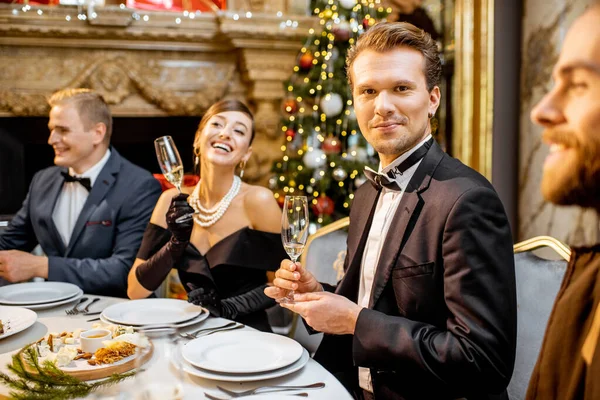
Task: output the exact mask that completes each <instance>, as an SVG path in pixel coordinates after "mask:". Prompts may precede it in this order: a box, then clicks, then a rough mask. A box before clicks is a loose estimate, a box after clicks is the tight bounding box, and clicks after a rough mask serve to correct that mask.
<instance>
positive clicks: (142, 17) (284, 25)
mask: <svg viewBox="0 0 600 400" xmlns="http://www.w3.org/2000/svg"><path fill="white" fill-rule="evenodd" d="M56 6H57V5H43V6H38V5H36V6H34V7H32V6H31V4H29V0H24V2H23V3H22V4H17V7H15V8H13V9H12V15H13V16H19V15H20V14H22V13H23V14H25V13H27V14H28V15H31V14H37V15H38V16H40V17H43V16H44V15H45V14H50V13H51V12H52V11H53V9H55V8H56ZM96 7H97V5H96V3H95V2H94V1H93V0H91V1H89V0H88V1H85V2H84V1H79V2H78V4H77V13H76V14H75V15H71V14H67V15H65V21H67V22H71V21H76V20H79V21H86V20H93V19H97V18H101V15H98V13H97V12H96ZM119 8H120V9H121V10H129V11H130V12H131V18H132V19H133V20H135V21H143V22H150V19H151V18H152V13H153V12H152V11H145V10H138V9H134V8H128V7H127V5H126V4H125V3H121V4H119ZM157 11H158V10H157ZM160 11H161V12H169V13H172V14H173V19H174V22H175V24H176V25H180V24H182V23H184V22H185V21H186V20H194V19H196V18H197V17H198V16H199V15H200V14H206V13H208V14H211V13H212V12H210V11H204V12H203V11H200V10H195V11H189V10H184V11H181V12H179V11H169V10H160ZM223 12H225V11H223ZM264 15H265V13H261V16H264ZM275 16H276V17H277V18H281V19H282V20H281V22H280V24H279V27H280V28H281V29H296V28H298V26H299V23H298V21H297V20H293V19H289V18H285V16H284V13H283V11H277V12H276V13H275ZM253 17H254V15H253V14H252V12H251V11H246V12H237V13H233V14H232V15H231V18H232V19H233V20H234V21H239V20H242V19H251V18H253ZM161 20H162V21H164V19H162V18H161Z"/></svg>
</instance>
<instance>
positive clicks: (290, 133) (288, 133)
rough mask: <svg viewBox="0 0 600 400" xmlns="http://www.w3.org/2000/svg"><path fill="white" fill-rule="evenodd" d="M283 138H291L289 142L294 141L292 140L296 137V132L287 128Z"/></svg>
mask: <svg viewBox="0 0 600 400" xmlns="http://www.w3.org/2000/svg"><path fill="white" fill-rule="evenodd" d="M285 137H289V138H292V139H291V140H294V138H295V137H296V131H295V130H293V129H291V128H288V129H287V131H285Z"/></svg>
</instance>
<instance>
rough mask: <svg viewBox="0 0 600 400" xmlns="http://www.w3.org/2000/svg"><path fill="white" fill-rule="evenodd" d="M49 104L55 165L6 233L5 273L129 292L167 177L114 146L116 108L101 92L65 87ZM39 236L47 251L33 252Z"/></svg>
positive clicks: (0, 260)
mask: <svg viewBox="0 0 600 400" xmlns="http://www.w3.org/2000/svg"><path fill="white" fill-rule="evenodd" d="M49 104H50V106H51V107H52V108H51V110H50V121H49V122H48V128H49V129H50V136H49V138H48V144H50V145H51V146H52V147H53V149H54V153H55V157H54V163H55V164H56V166H53V167H50V168H46V169H44V170H42V171H39V172H38V173H37V174H35V176H34V177H33V180H32V182H31V185H30V187H29V193H27V197H26V198H25V201H24V202H23V206H22V207H21V209H20V210H19V212H18V213H17V214H16V215H15V216H14V217H13V219H12V221H11V222H10V225H9V227H8V229H7V230H5V231H4V232H2V233H0V278H3V279H5V280H7V281H9V282H22V281H26V280H29V279H31V278H33V277H42V278H45V279H48V280H50V281H63V282H70V283H74V284H76V285H78V286H79V287H80V288H81V289H83V291H84V292H86V293H92V294H104V295H110V296H120V297H125V296H126V291H127V274H128V273H129V270H130V269H131V265H132V264H133V261H134V259H135V255H136V253H137V250H138V248H139V247H140V244H141V242H142V236H143V234H144V230H145V229H146V225H147V224H148V221H149V220H150V216H151V215H152V210H153V209H154V205H155V204H156V201H157V200H158V197H159V196H160V193H161V189H160V184H159V183H158V181H157V180H156V179H154V177H153V176H152V175H151V174H150V173H149V172H148V171H145V170H143V169H142V168H140V167H138V166H136V165H133V164H132V163H130V162H129V161H127V160H126V159H125V158H123V157H121V155H120V154H119V153H118V152H117V151H116V150H115V149H114V148H113V147H111V146H110V136H111V131H112V116H111V114H110V110H109V108H108V105H107V104H106V103H105V101H104V99H103V98H102V96H100V95H99V94H97V93H95V92H93V91H91V90H89V89H65V90H62V91H59V92H57V93H55V94H54V95H53V96H52V97H51V98H50V100H49ZM38 243H39V244H40V246H41V248H42V250H43V251H44V253H45V256H35V255H32V254H30V251H31V250H32V249H33V248H34V247H35V246H36V245H37V244H38Z"/></svg>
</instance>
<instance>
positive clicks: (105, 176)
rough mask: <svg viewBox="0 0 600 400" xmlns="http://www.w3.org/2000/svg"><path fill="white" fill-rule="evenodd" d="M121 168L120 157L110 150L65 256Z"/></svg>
mask: <svg viewBox="0 0 600 400" xmlns="http://www.w3.org/2000/svg"><path fill="white" fill-rule="evenodd" d="M120 168H121V157H120V156H119V153H117V151H116V150H115V149H114V148H111V155H110V158H109V159H108V161H107V162H106V165H105V166H104V168H102V171H100V174H99V175H98V178H96V181H95V182H94V186H92V190H91V191H90V195H89V196H88V198H87V200H86V202H85V204H84V205H83V209H82V210H81V213H80V214H79V217H78V218H77V222H76V223H75V227H74V228H73V233H72V234H71V240H70V241H69V245H68V247H67V254H65V255H66V256H68V255H69V253H70V252H71V251H73V248H74V246H75V244H76V243H77V239H78V238H79V236H80V235H81V233H82V232H83V229H84V227H85V224H86V223H87V222H88V221H89V219H90V216H91V215H92V213H93V212H94V211H95V210H96V208H97V207H98V205H99V204H100V202H102V200H103V199H104V198H105V197H106V195H107V194H108V192H109V190H110V189H111V188H112V186H113V185H114V183H115V181H116V175H117V174H118V172H119V170H120Z"/></svg>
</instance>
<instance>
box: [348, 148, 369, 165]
mask: <svg viewBox="0 0 600 400" xmlns="http://www.w3.org/2000/svg"><path fill="white" fill-rule="evenodd" d="M368 158H369V154H368V153H367V149H365V148H364V147H353V148H352V149H350V150H348V159H350V160H356V161H360V162H366V161H367V160H368Z"/></svg>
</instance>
